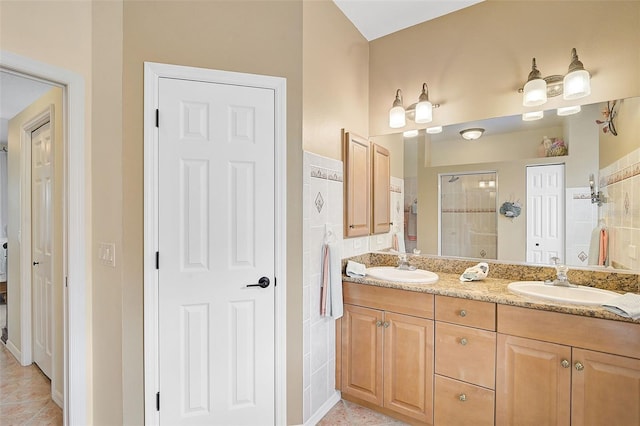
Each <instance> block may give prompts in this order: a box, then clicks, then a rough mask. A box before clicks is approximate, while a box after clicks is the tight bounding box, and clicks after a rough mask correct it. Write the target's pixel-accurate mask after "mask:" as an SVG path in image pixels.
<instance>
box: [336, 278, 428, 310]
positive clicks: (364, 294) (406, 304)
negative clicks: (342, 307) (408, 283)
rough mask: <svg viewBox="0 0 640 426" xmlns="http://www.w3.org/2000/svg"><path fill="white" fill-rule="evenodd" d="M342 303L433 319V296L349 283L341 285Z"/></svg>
mask: <svg viewBox="0 0 640 426" xmlns="http://www.w3.org/2000/svg"><path fill="white" fill-rule="evenodd" d="M342 294H343V299H344V303H348V304H351V305H358V306H367V307H370V308H375V309H380V310H383V311H389V312H397V313H400V314H406V315H412V316H415V317H421V318H429V319H432V318H433V294H428V293H420V292H415V291H407V290H399V289H395V288H386V287H376V286H373V285H367V284H356V283H351V282H347V281H345V282H343V283H342Z"/></svg>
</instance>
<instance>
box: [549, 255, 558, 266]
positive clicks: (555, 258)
mask: <svg viewBox="0 0 640 426" xmlns="http://www.w3.org/2000/svg"><path fill="white" fill-rule="evenodd" d="M549 260H550V261H551V264H552V265H553V266H557V265H558V264H559V263H560V258H559V257H558V256H553V257H552V258H550V259H549Z"/></svg>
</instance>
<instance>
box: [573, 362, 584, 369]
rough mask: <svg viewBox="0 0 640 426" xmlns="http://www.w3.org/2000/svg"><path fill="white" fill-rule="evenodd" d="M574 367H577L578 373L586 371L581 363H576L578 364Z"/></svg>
mask: <svg viewBox="0 0 640 426" xmlns="http://www.w3.org/2000/svg"><path fill="white" fill-rule="evenodd" d="M574 367H575V368H576V370H578V371H582V370H584V365H582V363H581V362H576V363H575V364H574Z"/></svg>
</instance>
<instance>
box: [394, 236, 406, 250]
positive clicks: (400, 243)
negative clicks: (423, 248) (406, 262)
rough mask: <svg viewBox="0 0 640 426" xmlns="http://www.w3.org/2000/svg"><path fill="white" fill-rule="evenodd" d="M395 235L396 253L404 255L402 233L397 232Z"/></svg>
mask: <svg viewBox="0 0 640 426" xmlns="http://www.w3.org/2000/svg"><path fill="white" fill-rule="evenodd" d="M396 235H397V238H398V251H399V252H400V253H405V252H406V249H405V246H404V235H403V233H402V232H398V233H396Z"/></svg>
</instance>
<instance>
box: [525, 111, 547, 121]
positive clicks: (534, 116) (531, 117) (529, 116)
mask: <svg viewBox="0 0 640 426" xmlns="http://www.w3.org/2000/svg"><path fill="white" fill-rule="evenodd" d="M542 117H544V111H533V112H525V113H524V114H522V121H535V120H540V119H541V118H542Z"/></svg>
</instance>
